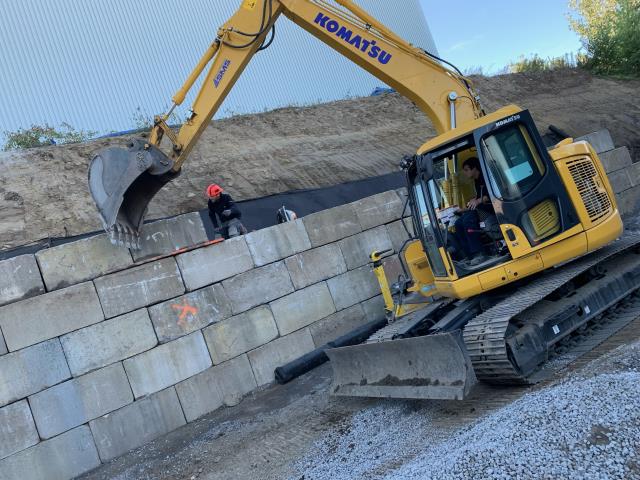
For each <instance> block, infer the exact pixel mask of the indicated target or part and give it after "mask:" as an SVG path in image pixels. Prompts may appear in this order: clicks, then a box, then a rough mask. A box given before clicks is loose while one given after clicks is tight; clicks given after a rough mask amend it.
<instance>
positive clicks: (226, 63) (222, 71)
mask: <svg viewBox="0 0 640 480" xmlns="http://www.w3.org/2000/svg"><path fill="white" fill-rule="evenodd" d="M229 65H231V60H225V61H224V62H223V64H222V66H221V67H220V70H219V71H218V74H217V75H216V78H214V79H213V84H214V85H215V86H216V88H218V85H220V82H221V81H222V78H223V77H224V74H225V73H227V70H229Z"/></svg>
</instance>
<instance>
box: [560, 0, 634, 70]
mask: <svg viewBox="0 0 640 480" xmlns="http://www.w3.org/2000/svg"><path fill="white" fill-rule="evenodd" d="M569 7H570V8H571V9H572V10H573V13H572V14H570V15H569V24H570V25H571V28H572V29H573V30H574V31H575V32H576V33H577V34H578V35H580V37H581V38H582V44H583V46H584V48H585V50H586V54H587V57H588V61H587V63H586V67H587V68H590V69H592V70H593V71H595V72H596V73H603V74H631V75H640V0H569Z"/></svg>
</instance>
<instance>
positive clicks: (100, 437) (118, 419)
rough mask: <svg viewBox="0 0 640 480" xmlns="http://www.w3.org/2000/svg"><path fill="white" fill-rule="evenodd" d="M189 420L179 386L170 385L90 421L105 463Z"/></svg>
mask: <svg viewBox="0 0 640 480" xmlns="http://www.w3.org/2000/svg"><path fill="white" fill-rule="evenodd" d="M185 423H186V421H185V418H184V414H183V413H182V408H181V407H180V402H179V400H178V395H176V391H175V389H174V388H173V387H172V388H168V389H166V390H163V391H162V392H159V393H156V394H155V395H151V396H149V397H147V398H144V399H142V400H139V401H137V402H133V403H132V404H130V405H127V406H126V407H123V408H121V409H120V410H116V411H115V412H113V413H110V414H108V415H105V416H103V417H100V418H97V419H95V420H92V421H91V422H90V423H89V426H90V427H91V431H92V432H93V438H95V441H96V446H97V447H98V452H99V453H100V458H101V459H102V461H103V462H106V461H107V460H111V459H112V458H115V457H118V456H120V455H122V454H123V453H126V452H128V451H129V450H133V449H134V448H136V447H139V446H141V445H144V444H145V443H147V442H150V441H151V440H154V439H156V438H158V437H160V436H162V435H165V434H167V433H169V432H171V431H172V430H175V429H176V428H178V427H181V426H182V425H184V424H185Z"/></svg>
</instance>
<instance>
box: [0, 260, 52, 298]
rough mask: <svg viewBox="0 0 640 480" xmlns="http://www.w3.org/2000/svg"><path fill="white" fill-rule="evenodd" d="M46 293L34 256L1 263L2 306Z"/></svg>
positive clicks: (0, 296)
mask: <svg viewBox="0 0 640 480" xmlns="http://www.w3.org/2000/svg"><path fill="white" fill-rule="evenodd" d="M42 293H44V284H43V283H42V277H41V276H40V270H38V264H37V263H36V258H35V256H33V255H21V256H18V257H14V258H10V259H9V260H3V261H1V262H0V306H2V305H6V304H8V303H11V302H16V301H18V300H23V299H25V298H30V297H34V296H36V295H40V294H42Z"/></svg>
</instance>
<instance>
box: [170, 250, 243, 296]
mask: <svg viewBox="0 0 640 480" xmlns="http://www.w3.org/2000/svg"><path fill="white" fill-rule="evenodd" d="M177 260H178V265H179V267H180V271H181V272H182V277H183V278H184V284H185V286H186V288H187V291H192V290H197V289H199V288H202V287H204V286H207V285H210V284H212V283H216V282H220V281H221V280H224V279H227V278H229V277H233V276H234V275H238V274H240V273H242V272H246V271H247V270H251V269H252V268H253V267H254V266H255V265H254V263H253V258H252V257H251V253H250V252H249V247H248V246H247V242H246V241H245V239H244V238H243V237H236V238H232V239H230V240H225V241H224V242H222V243H217V244H214V245H211V246H209V247H205V248H201V249H198V250H193V251H191V252H187V253H183V254H182V255H178V257H177Z"/></svg>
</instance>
